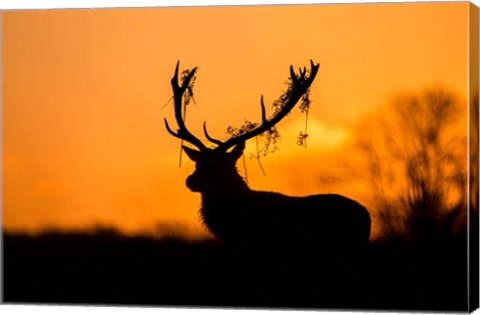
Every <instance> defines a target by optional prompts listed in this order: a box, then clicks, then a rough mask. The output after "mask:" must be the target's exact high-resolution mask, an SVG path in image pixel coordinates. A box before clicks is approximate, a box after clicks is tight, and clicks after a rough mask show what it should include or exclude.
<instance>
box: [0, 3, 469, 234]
mask: <svg viewBox="0 0 480 315" xmlns="http://www.w3.org/2000/svg"><path fill="white" fill-rule="evenodd" d="M469 8H470V6H469V4H468V3H467V2H455V3H404V4H349V5H345V4H334V5H325V4H323V5H290V6H251V7H248V6H245V7H208V8H207V7H196V8H195V7H192V8H145V9H81V10H30V11H28V10H27V11H4V12H2V13H1V14H2V17H1V19H2V22H3V177H4V182H3V190H4V191H3V224H4V227H5V228H6V229H7V230H28V231H36V230H41V229H44V228H51V227H59V228H83V227H88V226H91V225H93V224H103V225H110V226H114V227H117V228H120V229H123V230H124V231H127V232H135V231H139V230H142V229H151V228H154V227H155V225H156V224H158V223H160V222H165V223H173V224H182V225H185V226H188V227H189V228H190V229H191V231H199V232H202V231H203V230H202V227H201V224H200V223H199V218H198V214H197V209H198V208H199V207H200V195H198V194H196V193H192V192H190V191H189V190H188V189H187V188H186V187H185V179H186V177H187V176H188V174H189V173H191V172H192V170H193V167H194V166H193V163H191V162H188V161H187V160H186V159H184V161H183V164H182V167H179V166H178V159H179V140H178V139H176V138H173V137H172V136H170V135H169V134H168V133H167V131H166V130H165V127H164V123H163V117H167V118H168V119H169V122H170V123H171V124H174V118H173V105H172V104H171V103H170V104H169V105H168V106H166V107H164V108H163V109H162V107H163V106H164V105H165V104H166V103H167V102H168V101H169V99H170V97H171V96H172V91H171V86H170V79H171V77H172V75H173V71H174V67H175V64H176V62H177V60H180V61H181V64H180V66H181V68H182V69H185V68H192V67H194V66H199V71H198V74H197V81H196V84H195V90H194V92H195V101H196V104H195V105H193V104H192V105H190V106H189V109H188V125H189V126H190V129H191V130H192V131H194V132H195V133H196V134H197V135H198V136H199V137H203V134H202V132H201V126H202V123H203V121H207V122H208V126H209V131H210V133H211V134H212V135H214V136H216V137H217V138H222V137H224V136H226V133H225V131H226V128H227V127H228V126H237V127H238V126H240V125H241V124H242V123H243V121H244V119H249V120H253V121H258V120H259V119H260V105H259V104H260V103H259V100H260V95H262V94H263V95H264V97H265V102H266V104H267V105H268V104H271V102H273V101H274V100H275V99H276V98H277V97H278V96H280V94H281V93H282V90H283V89H284V88H285V84H284V83H285V81H286V79H287V78H288V75H289V71H288V68H289V66H290V64H293V65H294V66H295V67H299V66H308V64H309V60H310V59H313V60H314V61H315V62H319V63H320V64H321V66H320V70H319V72H318V75H317V78H316V80H315V81H314V83H313V85H312V88H311V99H312V100H313V103H312V105H311V110H310V114H309V129H308V132H309V134H310V136H309V138H308V148H307V149H304V148H301V147H298V146H297V145H296V144H295V143H296V136H297V135H298V133H299V131H300V130H303V127H304V122H305V116H304V115H301V114H300V112H299V110H298V108H297V109H294V110H293V114H291V115H289V116H287V117H286V118H285V119H284V120H283V121H282V122H281V124H279V131H280V132H281V134H282V141H281V143H280V144H279V148H280V150H279V151H278V152H276V153H274V154H270V155H268V156H267V157H265V158H264V159H262V165H263V167H264V169H265V171H266V176H264V175H263V174H262V172H261V170H260V168H259V166H258V164H257V162H256V160H254V159H250V158H248V155H247V156H246V159H245V161H246V165H247V172H248V181H249V185H250V186H251V187H252V188H254V189H262V190H273V191H279V192H283V193H286V194H290V195H307V194H313V193H327V192H336V193H341V194H345V195H347V196H349V197H352V198H354V199H357V200H358V201H359V202H361V203H364V204H366V205H368V203H369V200H371V198H372V196H371V193H370V192H369V191H368V189H366V188H365V187H363V186H362V185H360V184H358V183H356V182H355V181H352V182H351V183H350V184H347V185H346V184H342V185H340V184H335V183H329V182H322V181H319V180H318V178H319V176H320V175H322V174H325V173H326V172H335V171H336V170H339V171H341V168H342V160H341V158H339V157H346V156H349V155H351V154H354V153H352V152H351V151H349V150H347V149H346V148H347V147H348V143H349V141H351V139H352V138H353V137H354V134H352V131H351V130H352V128H351V126H352V125H354V124H355V123H358V121H360V120H361V119H362V118H363V117H365V115H368V114H369V113H372V112H373V111H375V110H376V109H378V108H381V107H382V106H384V105H385V104H386V103H388V101H389V100H390V99H391V97H392V96H394V95H395V94H396V93H399V92H404V91H407V92H410V91H413V92H415V91H418V90H419V89H422V88H425V87H428V86H432V85H441V86H445V87H447V88H449V89H451V90H452V91H454V92H455V93H457V94H458V95H459V96H460V97H461V98H463V99H466V97H467V85H468V35H469V33H468V31H469V29H468V26H469V25H468V16H469ZM254 142H255V141H250V142H249V143H248V144H247V151H249V152H254V150H255V146H254V145H255V143H254ZM239 166H240V165H239ZM239 170H240V172H241V173H242V174H244V169H243V167H239Z"/></svg>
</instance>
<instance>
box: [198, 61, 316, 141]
mask: <svg viewBox="0 0 480 315" xmlns="http://www.w3.org/2000/svg"><path fill="white" fill-rule="evenodd" d="M319 67H320V64H316V65H315V64H314V63H313V61H312V60H310V75H309V76H308V77H307V69H306V67H304V68H303V70H302V69H301V68H300V73H299V76H297V75H296V74H295V72H294V71H293V66H290V79H291V84H290V90H289V91H288V93H287V94H286V97H287V99H286V100H285V103H284V104H283V106H282V107H281V108H280V109H279V110H278V111H277V112H276V113H274V115H273V116H272V117H271V118H270V119H267V117H266V111H265V104H264V102H263V95H262V96H261V98H260V106H261V109H262V123H261V124H259V125H258V127H256V128H254V129H252V130H250V131H246V132H244V133H241V134H239V135H235V136H233V137H231V138H230V139H228V140H227V141H225V142H222V141H220V140H217V139H214V138H212V137H210V135H209V134H208V132H207V128H206V126H205V124H204V126H203V130H204V132H205V135H206V136H207V139H208V140H209V141H211V142H213V143H215V144H217V145H218V147H217V148H216V150H217V149H218V150H228V148H230V147H232V146H234V145H236V144H239V143H241V142H244V141H246V140H248V139H251V138H253V137H255V136H258V135H260V134H262V133H264V132H265V131H267V130H270V129H271V128H272V127H273V126H275V125H276V124H277V123H278V122H280V120H282V119H283V118H284V117H285V116H286V115H287V114H288V113H289V112H290V111H291V110H292V108H293V107H295V105H296V104H297V102H298V100H299V99H300V98H301V97H302V95H303V94H305V93H306V92H307V90H308V89H309V88H310V85H311V84H312V82H313V80H314V79H315V76H316V75H317V71H318V68H319Z"/></svg>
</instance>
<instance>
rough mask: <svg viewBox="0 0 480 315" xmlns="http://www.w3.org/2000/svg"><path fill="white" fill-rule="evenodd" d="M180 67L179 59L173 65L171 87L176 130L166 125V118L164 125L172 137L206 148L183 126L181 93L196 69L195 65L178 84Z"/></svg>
mask: <svg viewBox="0 0 480 315" xmlns="http://www.w3.org/2000/svg"><path fill="white" fill-rule="evenodd" d="M179 67H180V61H178V62H177V65H176V67H175V74H174V76H173V78H172V81H171V83H172V89H173V101H174V109H175V120H176V121H177V125H178V130H177V132H174V131H173V130H172V129H171V128H170V126H169V125H168V122H167V119H166V118H164V120H165V127H166V128H167V131H168V132H169V133H170V134H171V135H172V136H174V137H177V138H179V139H182V140H185V141H187V142H189V143H191V144H193V145H194V146H196V147H197V148H198V149H200V150H206V149H207V147H206V146H205V145H204V144H203V143H202V141H200V140H199V139H198V138H197V137H195V136H194V135H193V134H192V133H191V132H190V131H189V130H188V129H187V127H186V126H185V121H184V118H183V117H182V98H183V93H185V90H186V89H187V88H188V87H189V84H190V81H191V80H192V78H193V76H194V75H195V71H197V67H195V68H193V69H192V70H191V71H190V72H189V73H188V75H187V76H186V77H185V79H184V80H183V82H182V86H179V85H178V69H179Z"/></svg>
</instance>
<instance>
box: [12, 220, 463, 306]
mask: <svg viewBox="0 0 480 315" xmlns="http://www.w3.org/2000/svg"><path fill="white" fill-rule="evenodd" d="M464 241H465V240H463V239H457V240H450V241H448V242H447V241H445V240H443V241H442V242H437V243H436V242H429V243H395V244H393V243H382V242H373V243H370V244H369V245H368V246H367V247H365V248H359V249H356V250H351V251H348V252H340V251H336V250H334V249H331V250H329V251H326V250H322V249H313V248H312V253H311V255H309V256H308V257H304V256H297V255H294V254H292V253H282V254H279V255H277V256H275V257H273V256H269V255H260V254H259V253H254V252H249V251H248V250H247V251H244V252H233V251H229V250H228V249H227V248H225V247H224V246H223V245H222V244H221V243H220V242H219V241H217V240H215V239H202V240H192V239H186V238H181V237H179V236H174V237H169V236H165V237H161V238H160V237H157V238H155V237H152V236H148V235H138V236H127V235H124V234H122V233H120V232H118V231H116V230H114V229H108V228H102V229H97V230H91V231H83V232H82V231H77V232H60V231H47V232H43V233H41V234H38V235H28V234H22V233H4V300H5V301H6V302H9V303H47V304H102V305H112V304H113V305H171V306H172V305H182V306H224V307H268V308H302V309H304V308H307V309H311V308H323V309H333V308H334V309H369V310H380V309H384V310H385V309H397V310H449V311H465V310H466V308H467V264H466V259H467V255H466V246H465V244H466V242H464Z"/></svg>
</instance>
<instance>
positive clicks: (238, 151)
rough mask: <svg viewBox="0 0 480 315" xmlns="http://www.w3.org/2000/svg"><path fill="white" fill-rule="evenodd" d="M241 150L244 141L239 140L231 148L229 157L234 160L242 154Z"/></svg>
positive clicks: (243, 148)
mask: <svg viewBox="0 0 480 315" xmlns="http://www.w3.org/2000/svg"><path fill="white" fill-rule="evenodd" d="M243 150H245V141H242V142H240V143H239V144H237V145H236V146H235V147H234V148H233V149H232V151H231V152H230V157H231V158H232V159H234V160H235V161H236V160H238V159H239V158H240V157H241V156H242V154H243Z"/></svg>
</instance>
